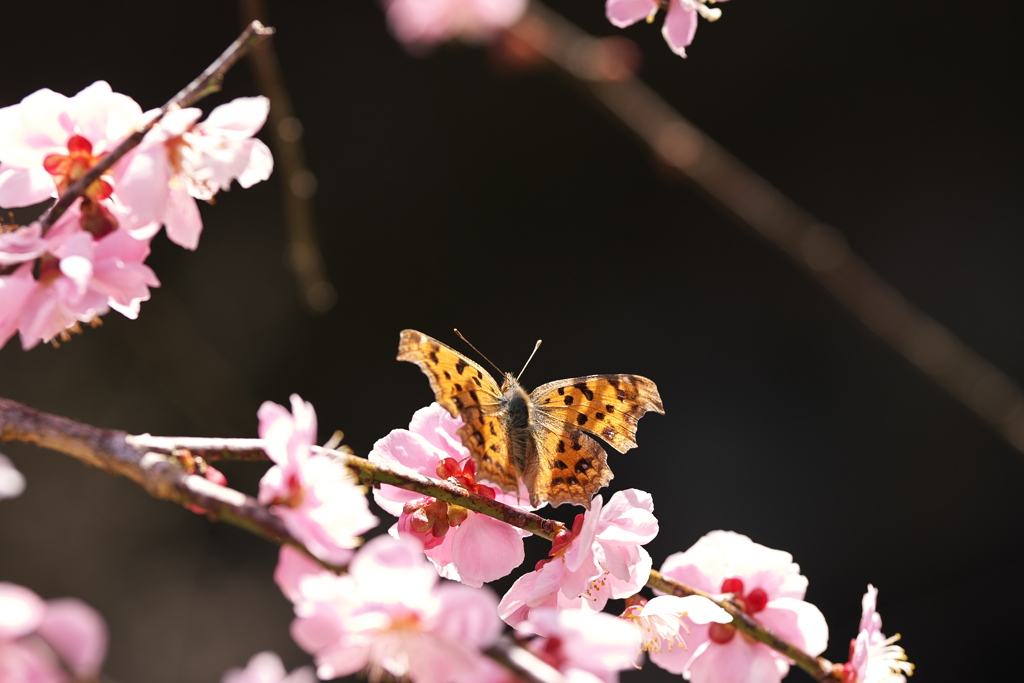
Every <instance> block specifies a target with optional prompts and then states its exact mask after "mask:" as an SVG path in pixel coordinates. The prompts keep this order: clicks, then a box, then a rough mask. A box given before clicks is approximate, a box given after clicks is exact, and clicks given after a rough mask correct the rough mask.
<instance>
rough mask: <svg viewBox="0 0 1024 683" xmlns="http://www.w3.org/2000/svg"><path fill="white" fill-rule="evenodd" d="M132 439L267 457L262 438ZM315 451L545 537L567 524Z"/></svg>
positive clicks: (151, 445) (359, 472)
mask: <svg viewBox="0 0 1024 683" xmlns="http://www.w3.org/2000/svg"><path fill="white" fill-rule="evenodd" d="M128 440H129V442H130V443H131V444H133V445H134V446H135V447H137V448H142V449H148V450H155V451H161V452H164V453H167V454H174V453H175V452H177V451H179V450H186V449H187V450H188V451H189V452H190V453H192V455H196V456H199V457H201V458H203V459H204V460H208V461H216V460H247V461H254V460H266V459H267V456H266V453H265V452H264V450H263V441H262V440H261V439H205V438H200V437H179V436H150V435H149V434H142V435H139V436H130V437H128ZM313 451H314V452H317V453H326V454H328V455H330V456H332V457H335V458H337V459H339V460H340V461H342V462H343V463H344V464H345V465H346V466H347V467H348V468H349V469H351V470H352V472H353V473H354V474H355V475H356V477H357V478H358V479H359V481H360V482H362V483H363V484H364V485H366V486H373V487H376V486H379V485H380V484H390V485H392V486H397V487H399V488H403V489H406V490H408V491H415V492H416V493H422V494H423V495H424V496H431V497H433V498H437V499H438V500H442V501H444V502H446V503H449V504H452V505H459V506H461V507H464V508H466V509H468V510H473V511H474V512H479V513H480V514H484V515H487V516H489V517H494V518H495V519H498V520H501V521H503V522H505V523H507V524H511V525H512V526H514V527H518V528H520V529H523V530H525V531H529V532H530V533H532V534H536V535H537V536H540V537H542V538H546V539H548V540H551V539H553V538H554V537H555V534H557V533H558V532H559V531H561V530H562V529H564V528H565V525H563V524H562V523H561V522H557V521H555V520H551V519H545V518H544V517H541V516H540V515H535V514H533V513H531V512H524V511H522V510H518V509H516V508H514V507H512V506H510V505H505V504H504V503H500V502H498V501H496V500H491V499H489V498H484V497H483V496H479V495H477V494H475V493H470V492H468V491H466V490H465V489H464V488H462V487H461V486H456V485H455V484H452V483H449V482H446V481H437V480H435V479H428V478H427V477H424V476H421V475H418V474H413V473H410V472H395V471H393V470H389V469H387V468H385V467H379V466H378V465H376V464H374V463H372V462H370V461H369V460H367V459H366V458H360V457H358V456H355V455H351V454H349V453H344V452H342V451H337V450H332V449H329V448H320V447H319V446H314V447H313Z"/></svg>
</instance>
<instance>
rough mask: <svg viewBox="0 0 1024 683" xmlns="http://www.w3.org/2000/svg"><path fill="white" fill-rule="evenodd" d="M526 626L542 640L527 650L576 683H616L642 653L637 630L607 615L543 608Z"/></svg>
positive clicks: (534, 640)
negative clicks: (620, 674)
mask: <svg viewBox="0 0 1024 683" xmlns="http://www.w3.org/2000/svg"><path fill="white" fill-rule="evenodd" d="M524 626H525V628H524V630H525V631H527V632H530V633H536V634H538V636H539V637H537V638H534V639H533V640H531V641H530V642H529V643H527V645H526V647H527V649H529V650H531V651H532V652H533V653H534V654H535V655H537V656H538V657H540V659H542V660H544V661H545V662H547V663H548V664H550V665H551V666H552V667H554V668H555V669H557V670H558V671H560V672H561V673H562V675H563V676H565V678H566V680H567V681H571V682H572V683H599V682H600V683H616V681H618V680H619V671H622V670H625V669H632V668H633V667H634V665H635V663H636V657H637V653H638V652H639V651H640V634H639V632H638V631H637V629H635V628H634V627H633V626H632V625H631V624H630V623H629V622H627V621H624V620H623V619H618V618H616V617H613V616H612V615H610V614H605V613H603V612H588V611H581V610H556V609H550V608H541V609H537V610H534V611H533V612H532V613H531V615H530V621H529V622H525V623H524Z"/></svg>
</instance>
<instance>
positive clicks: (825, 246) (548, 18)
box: [510, 2, 1024, 452]
mask: <svg viewBox="0 0 1024 683" xmlns="http://www.w3.org/2000/svg"><path fill="white" fill-rule="evenodd" d="M510 32H511V35H512V36H513V37H514V38H515V39H517V40H519V41H521V42H522V43H523V44H525V45H527V46H529V47H530V48H531V49H533V50H534V51H535V52H536V53H538V54H540V55H542V56H543V57H544V58H546V59H547V60H549V61H550V62H551V63H552V64H554V65H555V66H557V67H558V68H559V69H561V70H562V71H563V72H564V73H565V74H566V75H567V76H569V77H570V78H572V79H573V80H574V81H576V82H577V83H579V84H580V85H582V86H583V87H584V88H585V89H587V90H589V91H590V93H591V94H592V95H593V96H594V98H595V99H596V100H597V101H598V102H599V103H600V104H602V105H603V106H604V107H605V108H606V109H607V110H608V111H609V112H610V113H611V114H613V115H614V116H616V117H617V118H618V119H619V120H620V121H621V122H622V124H623V125H624V126H625V127H626V128H628V129H629V130H630V131H631V132H632V133H633V134H634V135H636V136H637V137H638V138H639V139H640V140H641V141H642V142H643V143H644V144H645V145H647V146H648V148H650V150H651V151H652V152H653V153H654V154H655V155H657V157H658V158H659V160H660V161H661V162H663V163H664V164H666V165H667V166H669V167H670V168H672V169H674V170H676V171H678V172H679V173H680V174H682V175H683V176H684V177H686V178H687V179H689V180H690V181H692V182H693V183H694V184H695V185H696V186H697V187H699V188H700V189H701V190H703V191H704V192H705V193H707V194H708V196H710V197H711V198H712V199H713V200H715V201H716V202H717V203H719V204H720V205H721V206H722V207H723V208H724V209H725V210H726V211H727V212H729V213H730V214H732V215H733V216H734V217H735V218H737V219H738V220H739V221H740V222H741V223H742V224H744V225H746V226H747V227H748V228H750V229H752V230H753V231H754V232H756V233H757V234H758V235H760V236H761V237H763V238H765V239H766V240H768V241H769V242H771V243H772V244H774V245H775V246H776V247H778V248H779V249H780V250H781V251H782V252H783V253H784V254H786V255H787V256H788V257H789V258H790V259H791V260H792V261H793V262H794V263H795V264H796V265H797V266H799V267H800V268H801V269H803V270H804V271H805V272H806V273H807V274H808V275H810V276H811V277H812V278H813V279H814V280H816V281H817V282H818V283H819V284H820V285H821V286H822V287H824V288H825V290H826V291H828V292H829V293H830V294H832V296H833V297H835V298H836V300H838V301H839V303H841V304H842V305H843V306H845V307H846V308H847V309H848V310H849V311H850V312H851V313H852V314H853V315H854V317H855V318H856V319H857V320H858V321H859V322H860V323H861V324H863V325H864V326H865V327H866V328H867V329H868V330H870V331H871V332H872V333H874V334H875V335H876V336H877V337H878V338H879V339H881V340H882V341H883V342H885V343H886V344H888V345H889V346H890V347H892V348H893V349H894V350H895V351H896V352H897V353H899V354H900V355H901V356H903V358H904V359H905V360H907V361H909V362H910V363H911V364H913V365H914V366H916V367H917V368H918V369H919V370H920V371H921V372H923V373H924V374H925V375H926V376H927V377H929V378H930V379H931V380H932V381H934V382H935V383H936V384H938V385H939V386H940V387H942V388H943V389H945V390H946V391H947V392H949V394H950V395H952V396H953V397H954V398H956V399H957V400H958V401H960V403H961V404H962V405H963V406H964V407H966V408H967V409H968V410H970V411H971V412H973V413H974V414H975V415H976V416H978V417H979V418H981V419H982V420H984V421H985V422H986V423H988V425H989V426H990V427H991V428H992V429H994V430H995V431H996V432H997V433H998V434H999V435H1000V436H1002V437H1003V438H1004V439H1005V440H1006V441H1007V442H1008V443H1009V444H1010V445H1012V446H1013V447H1014V448H1016V449H1017V450H1018V451H1021V452H1024V391H1022V390H1021V387H1020V385H1019V384H1018V383H1017V382H1016V381H1014V380H1013V379H1012V378H1010V377H1009V376H1008V375H1006V374H1005V373H1004V372H1002V371H1001V370H1000V369H999V368H997V367H996V366H994V365H992V364H991V363H989V362H988V361H986V360H985V359H984V358H982V357H981V356H980V355H978V354H977V353H976V352H975V351H973V350H972V349H971V348H970V347H968V346H967V345H966V344H965V343H964V342H963V341H962V340H961V339H959V338H958V337H957V336H956V335H954V334H953V333H952V332H951V331H950V330H949V329H947V328H946V327H945V326H943V325H942V324H941V323H939V322H938V321H937V320H935V319H934V318H932V317H930V316H928V315H927V314H926V313H924V312H923V311H922V310H920V309H919V308H917V307H916V306H914V305H913V304H912V303H911V302H910V301H908V300H907V299H906V298H905V297H904V296H903V295H902V294H900V293H899V292H897V291H896V290H895V289H893V287H892V286H891V285H889V284H888V283H887V282H885V281H884V280H883V279H882V278H881V277H880V276H879V275H878V274H877V273H876V272H875V271H874V270H872V269H871V267H870V266H869V265H868V264H867V263H866V262H865V261H864V260H862V259H861V258H860V257H858V256H857V255H856V254H854V253H853V251H852V250H851V249H850V247H849V245H848V244H847V242H846V239H845V238H844V237H843V235H842V233H841V232H839V230H837V229H836V228H834V227H831V226H828V225H825V224H823V223H821V222H820V221H819V220H818V219H816V218H815V217H814V216H812V215H811V214H810V213H808V212H807V211H805V210H804V209H802V208H801V207H800V206H798V205H797V204H796V203H795V202H793V201H792V200H791V199H789V198H788V197H786V196H785V195H783V194H782V193H781V192H780V191H779V190H778V189H776V188H775V187H773V186H772V185H771V184H769V183H768V181H766V180H765V179H764V178H762V177H761V176H759V175H758V174H757V173H756V172H754V171H753V170H752V169H751V168H750V167H748V166H746V165H745V164H743V163H742V162H741V161H739V160H738V159H737V158H736V157H734V156H732V155H731V154H730V153H729V152H727V151H726V150H725V149H724V148H722V147H721V146H720V145H719V144H718V143H716V142H715V141H714V140H712V139H711V138H710V137H708V136H707V135H705V134H704V133H703V132H702V131H701V130H700V129H698V128H697V127H696V126H695V125H693V124H692V123H691V122H689V121H688V120H686V119H685V118H683V117H682V116H681V115H680V114H679V113H678V112H677V111H675V110H674V109H673V108H672V107H671V106H670V105H669V104H668V103H667V102H665V100H664V99H662V98H661V97H660V96H659V95H658V94H657V93H655V92H654V91H653V90H651V89H650V88H649V87H647V86H646V85H645V84H644V83H642V82H641V81H640V80H639V79H637V78H636V77H635V76H634V75H633V72H632V64H630V59H629V55H624V54H623V53H622V51H620V50H616V49H615V47H614V43H611V42H605V41H601V40H598V39H595V38H594V37H593V36H590V35H587V34H586V33H584V32H583V31H581V30H580V29H579V28H577V27H576V26H574V25H573V24H571V23H570V22H568V21H566V20H565V19H564V18H562V17H561V16H559V15H557V14H555V13H554V12H552V11H551V10H549V9H547V8H546V7H544V6H542V5H541V4H539V3H537V2H533V3H531V5H530V11H529V13H528V14H527V15H526V17H525V18H524V19H523V20H522V21H521V22H520V23H519V24H518V25H516V26H514V27H512V29H510Z"/></svg>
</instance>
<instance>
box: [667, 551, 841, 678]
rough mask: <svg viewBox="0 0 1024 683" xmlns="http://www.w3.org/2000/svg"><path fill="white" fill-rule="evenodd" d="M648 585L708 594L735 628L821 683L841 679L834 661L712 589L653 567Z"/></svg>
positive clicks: (682, 592)
mask: <svg viewBox="0 0 1024 683" xmlns="http://www.w3.org/2000/svg"><path fill="white" fill-rule="evenodd" d="M647 586H648V587H649V588H653V589H654V590H658V591H661V592H662V593H667V594H668V595H675V596H678V597H681V598H684V597H686V596H688V595H699V596H701V597H702V598H707V599H708V600H710V601H711V602H713V603H715V604H716V605H718V606H719V607H721V608H722V609H724V610H725V611H726V612H728V613H729V616H731V617H732V624H731V625H732V626H733V627H735V628H736V630H738V631H740V632H741V633H743V634H744V635H747V636H750V637H751V638H753V639H755V640H757V641H760V642H762V643H764V644H765V645H767V646H768V647H770V648H771V649H773V650H775V651H776V652H779V653H781V654H783V655H785V656H787V657H789V658H790V659H791V660H793V661H794V662H795V663H796V665H797V666H798V667H800V668H801V669H803V670H804V671H806V672H807V673H809V674H810V675H811V676H812V677H813V678H814V680H816V681H821V682H822V683H839V681H840V679H839V678H838V677H836V676H835V675H834V674H833V667H832V663H831V662H829V661H828V660H827V659H824V658H823V657H814V656H812V655H809V654H807V653H806V652H804V651H803V650H801V649H800V648H798V647H797V646H796V645H793V644H792V643H790V642H789V641H788V640H786V639H785V638H782V637H780V636H777V635H775V634H774V633H772V632H771V631H770V630H768V629H767V628H765V627H764V626H762V625H761V624H759V623H758V622H757V621H755V620H754V619H753V618H752V617H751V616H750V615H749V614H747V613H746V612H744V611H743V610H742V609H740V608H739V607H737V606H736V605H735V604H734V603H733V602H732V601H731V600H729V599H727V598H726V599H718V598H716V597H715V596H714V595H711V594H710V593H705V592H704V591H702V590H700V589H697V588H693V587H692V586H687V585H685V584H682V583H679V582H678V581H673V580H672V579H669V578H666V577H665V576H662V574H661V572H659V571H657V570H654V569H652V570H651V578H649V579H648V580H647Z"/></svg>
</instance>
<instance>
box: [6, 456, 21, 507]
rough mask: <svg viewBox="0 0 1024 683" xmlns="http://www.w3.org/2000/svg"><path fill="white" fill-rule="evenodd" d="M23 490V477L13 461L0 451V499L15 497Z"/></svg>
mask: <svg viewBox="0 0 1024 683" xmlns="http://www.w3.org/2000/svg"><path fill="white" fill-rule="evenodd" d="M24 490H25V477H24V475H22V473H21V472H19V471H18V468H17V467H15V466H14V463H13V462H11V461H10V458H8V457H7V456H6V455H4V454H3V453H0V500H4V499H6V498H17V497H18V496H20V495H21V493H22V491H24Z"/></svg>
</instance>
